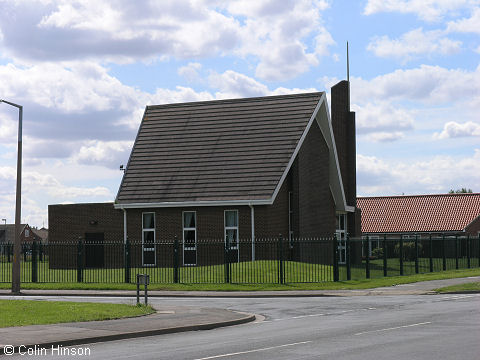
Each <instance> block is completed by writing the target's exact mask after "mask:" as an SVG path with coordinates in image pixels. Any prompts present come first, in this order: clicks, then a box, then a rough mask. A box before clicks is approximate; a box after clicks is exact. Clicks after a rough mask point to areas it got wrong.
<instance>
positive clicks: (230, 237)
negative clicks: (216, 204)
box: [225, 210, 238, 250]
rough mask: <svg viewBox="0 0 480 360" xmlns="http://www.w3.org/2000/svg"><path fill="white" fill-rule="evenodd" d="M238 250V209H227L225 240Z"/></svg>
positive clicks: (231, 247) (233, 248)
mask: <svg viewBox="0 0 480 360" xmlns="http://www.w3.org/2000/svg"><path fill="white" fill-rule="evenodd" d="M227 241H228V244H229V245H230V250H238V210H225V242H227Z"/></svg>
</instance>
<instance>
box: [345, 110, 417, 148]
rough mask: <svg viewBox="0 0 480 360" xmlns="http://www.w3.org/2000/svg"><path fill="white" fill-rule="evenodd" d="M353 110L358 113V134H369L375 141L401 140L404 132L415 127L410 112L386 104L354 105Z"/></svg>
mask: <svg viewBox="0 0 480 360" xmlns="http://www.w3.org/2000/svg"><path fill="white" fill-rule="evenodd" d="M352 110H353V111H355V112H356V128H357V133H358V134H368V138H369V139H370V140H373V141H394V140H398V139H401V138H402V137H403V136H404V131H409V130H412V129H413V127H414V117H413V115H412V114H411V113H410V112H409V111H407V110H406V109H402V108H400V107H394V106H392V105H391V104H388V103H385V102H380V103H367V104H365V105H364V106H359V105H357V104H352Z"/></svg>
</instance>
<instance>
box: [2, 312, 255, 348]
mask: <svg viewBox="0 0 480 360" xmlns="http://www.w3.org/2000/svg"><path fill="white" fill-rule="evenodd" d="M254 320H255V316H254V315H251V314H245V313H239V312H234V311H229V310H222V309H207V308H196V307H185V306H175V307H171V306H170V307H162V309H161V311H157V313H155V314H152V315H147V316H140V317H135V318H127V319H118V320H106V321H88V322H77V323H63V324H54V325H32V326H19V327H9V328H0V355H2V354H8V353H9V351H11V350H12V349H14V351H15V352H18V350H20V351H24V350H26V349H27V348H35V346H36V347H37V348H47V349H50V348H51V347H52V346H57V345H60V346H71V345H78V344H87V343H94V342H103V341H111V340H120V339H126V338H135V337H142V336H152V335H161V334H168V333H175V332H183V331H194V330H208V329H213V328H218V327H222V326H230V325H237V324H243V323H246V322H250V321H254ZM20 346H22V347H21V348H19V347H20Z"/></svg>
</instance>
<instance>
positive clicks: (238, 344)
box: [9, 294, 480, 360]
mask: <svg viewBox="0 0 480 360" xmlns="http://www.w3.org/2000/svg"><path fill="white" fill-rule="evenodd" d="M52 299H53V297H52ZM55 299H56V300H58V299H59V298H55ZM66 300H76V301H78V300H80V299H78V298H74V299H71V298H67V299H66ZM82 300H84V301H105V302H124V303H131V302H132V301H133V300H132V299H129V298H98V297H95V298H83V299H82ZM151 302H152V303H153V304H154V305H156V307H157V308H161V307H162V306H169V305H186V306H201V307H215V308H228V309H232V310H239V311H246V312H251V313H256V314H260V315H262V316H263V317H264V318H263V320H260V321H257V322H255V323H250V324H245V325H239V326H235V327H231V328H221V329H216V330H209V331H197V332H187V333H179V334H171V335H161V336H152V337H146V338H140V339H131V340H122V341H115V342H106V343H98V344H88V345H81V346H80V348H82V349H85V348H88V349H89V351H90V354H91V356H90V357H89V358H91V359H118V360H120V359H172V360H175V359H182V360H184V359H191V360H210V359H227V360H230V359H232V360H236V359H279V360H282V359H332V358H335V359H385V358H388V359H392V360H394V359H415V360H417V359H468V360H472V359H477V358H478V356H479V355H478V354H479V353H480V345H479V340H480V294H465V295H423V296H419V295H415V296H413V295H411V296H410V295H406V296H368V297H358V296H355V297H318V298H273V299H272V298H253V299H248V298H240V299H232V298H228V299H227V298H210V299H189V298H156V299H153V298H152V299H151ZM49 355H50V356H51V354H49ZM50 356H47V355H45V356H44V355H39V356H37V358H48V357H50ZM9 358H22V359H25V356H20V355H17V356H13V357H9ZM55 358H65V359H66V358H71V356H70V357H69V356H63V357H62V356H58V355H57V354H55Z"/></svg>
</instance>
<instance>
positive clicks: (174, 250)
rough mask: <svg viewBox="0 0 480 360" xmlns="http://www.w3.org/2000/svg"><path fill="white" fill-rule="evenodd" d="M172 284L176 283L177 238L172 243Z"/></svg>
mask: <svg viewBox="0 0 480 360" xmlns="http://www.w3.org/2000/svg"><path fill="white" fill-rule="evenodd" d="M173 282H174V283H175V284H177V283H178V237H177V235H175V240H174V242H173Z"/></svg>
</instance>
